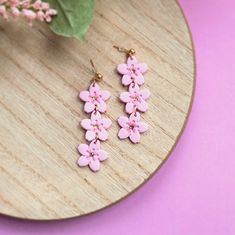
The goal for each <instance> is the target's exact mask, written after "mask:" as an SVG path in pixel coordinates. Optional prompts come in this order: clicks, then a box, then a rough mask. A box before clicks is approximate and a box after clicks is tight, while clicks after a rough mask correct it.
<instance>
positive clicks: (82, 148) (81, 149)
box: [78, 144, 89, 156]
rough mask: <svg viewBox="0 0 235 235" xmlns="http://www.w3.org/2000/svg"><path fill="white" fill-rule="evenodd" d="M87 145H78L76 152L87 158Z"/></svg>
mask: <svg viewBox="0 0 235 235" xmlns="http://www.w3.org/2000/svg"><path fill="white" fill-rule="evenodd" d="M88 148H89V147H88V145H87V144H79V145H78V151H79V153H81V154H82V155H84V156H88V152H87V151H88Z"/></svg>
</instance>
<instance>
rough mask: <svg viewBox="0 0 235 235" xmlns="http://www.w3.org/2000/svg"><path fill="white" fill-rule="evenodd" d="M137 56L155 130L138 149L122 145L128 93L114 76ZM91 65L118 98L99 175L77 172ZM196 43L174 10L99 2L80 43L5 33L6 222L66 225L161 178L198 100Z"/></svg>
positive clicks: (0, 168) (153, 0)
mask: <svg viewBox="0 0 235 235" xmlns="http://www.w3.org/2000/svg"><path fill="white" fill-rule="evenodd" d="M113 45H120V46H123V47H126V48H130V47H133V48H135V49H136V51H137V58H138V59H139V61H143V62H146V63H147V64H148V65H149V68H150V69H149V72H148V73H147V74H146V75H145V79H146V84H145V87H148V88H149V89H150V90H151V93H152V95H151V98H150V99H149V101H148V103H149V111H148V112H147V113H146V114H144V115H143V119H144V120H145V121H146V122H147V123H149V124H150V130H149V132H148V133H146V134H145V135H143V136H142V140H141V144H139V145H133V144H131V143H130V142H129V141H128V140H126V141H120V140H119V139H118V138H117V132H118V129H119V128H118V125H117V123H116V120H117V118H118V117H119V116H120V115H123V114H124V105H123V104H120V103H119V100H118V96H119V94H120V92H122V91H124V90H125V88H124V87H122V85H121V83H120V76H119V75H118V74H117V73H116V71H115V68H116V65H117V64H118V63H122V62H124V61H125V55H124V54H121V53H119V52H117V51H116V50H115V49H114V48H113V47H112V46H113ZM90 58H92V59H93V60H94V61H95V63H96V66H97V67H98V68H99V70H100V72H101V73H103V74H104V76H105V80H104V82H102V83H101V84H100V85H101V86H102V87H103V88H104V89H107V90H109V91H111V93H112V98H111V99H110V100H109V102H108V111H107V116H108V117H110V118H111V119H112V120H113V126H112V128H111V129H110V131H109V140H108V141H107V142H106V143H104V144H103V148H104V149H105V150H106V151H107V152H109V155H110V158H109V160H107V161H106V162H104V164H103V165H102V169H101V171H100V172H99V173H92V172H91V171H90V170H89V169H87V168H85V169H81V168H78V167H77V166H76V164H75V162H76V160H77V158H78V153H77V151H76V146H77V145H78V143H81V142H84V131H83V130H81V128H80V126H79V122H80V121H81V119H82V118H86V117H87V115H86V114H84V112H83V109H82V108H83V103H81V102H79V101H78V99H77V95H78V93H79V91H81V90H84V89H86V88H87V86H88V84H89V82H90V79H91V77H92V73H91V71H90V70H91V69H90V64H89V59H90ZM194 81H195V77H194V56H193V47H192V42H191V39H190V33H189V31H188V28H187V24H186V22H185V19H184V17H183V14H182V12H181V10H180V8H179V6H178V4H177V3H176V2H175V1H174V0H133V1H125V0H120V1H111V0H98V1H97V3H96V12H95V17H94V21H93V23H92V25H91V27H90V30H89V32H88V33H87V35H86V39H85V41H84V42H80V41H79V40H76V39H66V38H61V37H57V36H55V35H54V34H52V33H51V32H50V30H49V29H48V28H47V26H46V25H43V24H35V25H34V27H33V29H31V28H30V27H29V26H28V25H26V23H24V22H19V23H3V22H1V25H0V157H1V158H0V212H1V213H2V214H6V215H10V216H14V217H20V218H27V219H40V220H51V219H63V218H69V217H75V216H81V215H85V214H88V213H91V212H95V211H97V210H100V209H102V208H105V207H107V206H110V205H112V204H114V203H115V202H117V201H119V200H120V199H122V198H124V197H126V196H127V195H129V194H130V193H131V192H133V191H134V190H135V189H136V188H138V187H139V186H140V185H142V184H143V183H144V182H145V181H146V180H147V179H149V177H150V176H151V175H152V174H153V173H154V172H156V171H157V169H159V167H160V166H161V164H162V163H163V162H164V161H165V160H166V158H167V157H168V155H169V154H170V152H171V151H172V149H173V147H174V146H175V144H176V142H177V140H178V138H179V136H180V134H181V133H182V130H183V128H184V125H185V122H186V119H187V117H188V115H189V111H190V107H191V102H192V97H193V90H194Z"/></svg>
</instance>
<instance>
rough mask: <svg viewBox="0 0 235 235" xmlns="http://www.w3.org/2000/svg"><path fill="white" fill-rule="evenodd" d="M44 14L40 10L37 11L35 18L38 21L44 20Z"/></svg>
mask: <svg viewBox="0 0 235 235" xmlns="http://www.w3.org/2000/svg"><path fill="white" fill-rule="evenodd" d="M44 17H45V14H44V13H43V12H42V11H39V12H38V13H37V19H38V20H40V21H44Z"/></svg>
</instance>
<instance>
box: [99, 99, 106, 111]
mask: <svg viewBox="0 0 235 235" xmlns="http://www.w3.org/2000/svg"><path fill="white" fill-rule="evenodd" d="M97 110H98V111H100V112H101V113H104V112H105V111H106V110H107V104H106V103H105V102H104V101H103V100H101V101H100V102H99V103H98V104H97Z"/></svg>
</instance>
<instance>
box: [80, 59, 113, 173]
mask: <svg viewBox="0 0 235 235" xmlns="http://www.w3.org/2000/svg"><path fill="white" fill-rule="evenodd" d="M90 63H91V66H92V71H93V73H94V74H95V76H94V77H93V79H92V81H91V85H90V86H89V89H88V90H87V91H81V92H80V94H79V97H80V99H81V100H82V101H83V102H85V104H84V111H85V112H86V113H88V114H90V119H83V120H82V121H81V126H82V128H83V129H84V130H85V131H86V134H85V139H86V140H87V141H88V144H79V146H78V151H79V153H80V158H79V159H78V161H77V165H78V166H80V167H84V166H89V168H90V169H91V170H92V171H98V170H99V169H100V162H102V161H104V160H106V159H107V158H108V154H107V152H106V151H104V150H102V149H101V147H100V145H101V141H105V140H107V138H108V133H107V130H106V129H108V128H109V127H110V126H111V124H112V122H111V120H110V119H109V118H103V117H102V116H101V113H104V112H106V109H107V105H106V101H107V100H108V99H109V98H110V96H111V94H110V92H108V91H106V90H101V88H100V86H99V85H98V84H97V83H98V82H100V81H102V80H103V75H102V74H100V73H99V72H98V71H97V69H96V68H95V66H94V63H93V61H92V60H90Z"/></svg>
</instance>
